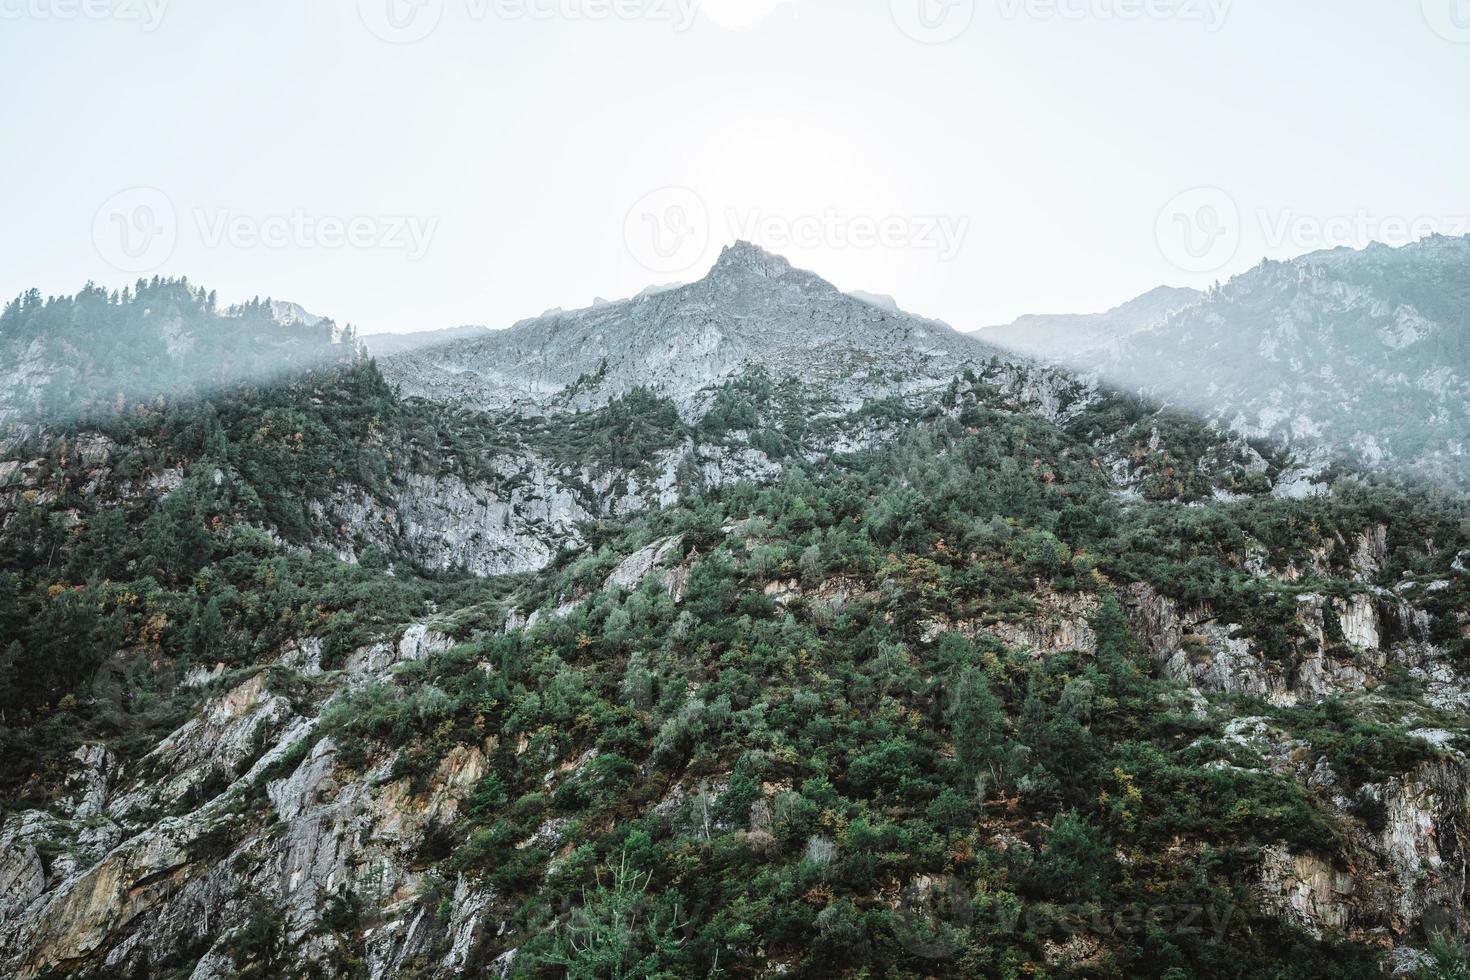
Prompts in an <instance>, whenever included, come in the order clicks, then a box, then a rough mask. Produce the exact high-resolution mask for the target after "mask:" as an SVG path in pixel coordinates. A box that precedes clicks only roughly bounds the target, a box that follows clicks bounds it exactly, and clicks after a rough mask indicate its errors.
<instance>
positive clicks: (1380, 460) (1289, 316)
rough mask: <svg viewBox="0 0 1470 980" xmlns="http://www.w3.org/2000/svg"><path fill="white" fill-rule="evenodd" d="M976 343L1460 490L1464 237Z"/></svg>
mask: <svg viewBox="0 0 1470 980" xmlns="http://www.w3.org/2000/svg"><path fill="white" fill-rule="evenodd" d="M978 336H980V337H982V338H984V339H987V340H990V341H992V342H994V343H998V344H1003V345H1005V346H1007V347H1009V348H1011V349H1014V350H1018V351H1024V352H1027V353H1031V354H1035V355H1037V356H1039V357H1043V358H1046V359H1048V360H1051V361H1054V362H1056V363H1060V364H1065V365H1070V366H1073V367H1075V368H1077V369H1079V370H1083V371H1089V372H1096V373H1097V374H1099V375H1100V376H1101V377H1102V378H1104V379H1105V380H1107V381H1109V382H1112V383H1116V384H1120V385H1123V386H1125V387H1128V388H1130V389H1133V390H1137V391H1140V392H1143V393H1146V394H1147V395H1149V396H1150V397H1154V398H1158V399H1161V400H1164V401H1166V402H1169V403H1171V404H1177V405H1179V406H1181V407H1183V408H1186V409H1188V410H1190V411H1193V412H1195V413H1197V414H1199V415H1201V416H1202V417H1205V418H1208V419H1210V420H1211V421H1213V422H1214V423H1216V424H1218V425H1220V426H1222V427H1226V428H1229V429H1231V430H1233V431H1235V432H1239V433H1240V434H1242V435H1243V436H1246V437H1248V438H1261V439H1269V440H1271V441H1273V442H1275V443H1277V444H1279V445H1282V446H1285V447H1288V448H1289V449H1290V450H1292V451H1293V452H1294V453H1296V454H1297V455H1298V456H1300V457H1301V458H1302V459H1304V460H1316V461H1317V463H1318V464H1319V465H1322V464H1326V463H1329V462H1332V461H1339V460H1344V461H1348V462H1350V463H1352V464H1354V465H1358V466H1368V467H1372V468H1379V469H1383V470H1385V471H1412V472H1415V473H1418V474H1420V475H1424V476H1430V477H1435V478H1440V479H1448V480H1451V481H1455V482H1457V483H1459V484H1461V485H1466V484H1467V481H1470V407H1467V406H1470V238H1447V237H1443V236H1437V237H1433V238H1429V239H1426V240H1424V241H1421V242H1418V243H1415V244H1411V245H1407V246H1404V247H1402V248H1390V247H1388V246H1385V245H1378V244H1375V245H1372V246H1370V247H1368V248H1366V249H1363V250H1352V249H1347V248H1342V249H1336V250H1333V251H1327V252H1315V253H1312V254H1309V255H1305V256H1302V257H1301V258H1298V259H1295V260H1292V261H1289V262H1265V263H1262V265H1260V266H1259V267H1257V268H1256V269H1254V270H1252V271H1250V272H1247V273H1244V274H1242V275H1240V276H1236V277H1234V278H1233V279H1231V280H1230V281H1229V282H1228V283H1226V284H1225V285H1223V286H1221V287H1220V288H1218V289H1215V290H1211V291H1210V293H1209V294H1208V295H1205V296H1203V297H1202V298H1199V299H1198V301H1194V297H1193V296H1192V294H1190V293H1188V292H1182V293H1181V292H1178V291H1172V290H1156V291H1154V292H1152V293H1149V294H1147V295H1146V296H1144V297H1141V298H1140V299H1138V300H1135V301H1134V302H1133V303H1128V304H1125V305H1123V306H1121V307H1119V308H1118V309H1117V310H1114V311H1111V312H1109V313H1107V314H1101V315H1099V316H1095V317H1087V316H1083V317H1067V318H1057V317H1034V318H1022V319H1021V320H1018V321H1016V323H1014V324H1011V325H1010V326H1008V327H1004V328H992V329H990V330H985V331H981V332H980V333H979V334H978Z"/></svg>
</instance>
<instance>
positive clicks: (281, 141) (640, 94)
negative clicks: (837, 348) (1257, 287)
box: [0, 0, 1470, 332]
mask: <svg viewBox="0 0 1470 980" xmlns="http://www.w3.org/2000/svg"><path fill="white" fill-rule="evenodd" d="M692 2H694V0H361V2H358V0H305V2H304V3H303V0H251V2H249V3H223V2H219V0H173V2H171V3H170V2H167V0H0V19H3V20H4V21H5V22H4V23H0V78H3V81H4V92H5V97H4V99H3V102H0V122H3V132H4V133H5V134H6V135H5V142H6V149H7V152H6V153H4V154H3V156H0V186H3V187H4V188H5V204H6V207H5V234H4V236H3V239H0V291H3V292H4V293H5V294H7V295H13V294H15V293H18V292H20V291H21V290H23V289H25V288H27V287H31V286H35V287H39V288H40V289H42V290H43V291H44V292H48V293H59V292H73V291H75V290H76V289H77V287H79V286H80V285H81V284H82V283H84V282H85V281H86V280H88V279H93V280H96V281H98V282H100V283H104V284H107V285H114V286H121V285H123V284H125V283H127V282H129V281H131V280H132V279H133V278H135V277H136V276H135V275H134V273H146V274H149V275H151V274H154V273H159V274H168V275H180V274H186V275H188V276H189V277H190V278H191V279H192V280H194V281H196V282H199V283H203V284H206V285H209V286H211V287H213V288H215V289H217V290H218V291H219V292H220V294H221V297H222V298H223V299H226V300H230V301H233V300H237V299H243V298H248V297H249V296H251V295H254V294H260V295H262V296H264V295H272V296H274V297H276V298H278V299H279V298H288V299H292V300H295V301H297V302H299V303H301V304H303V305H304V306H306V307H307V308H309V309H311V310H313V311H315V312H318V313H322V314H326V315H330V316H333V317H336V318H337V319H338V320H341V321H351V322H353V323H356V324H358V325H359V327H360V328H361V329H363V330H364V331H368V332H371V331H376V330H386V329H394V330H406V329H422V328H430V327H441V326H449V325H454V324H460V323H485V324H489V325H492V326H503V325H507V324H509V323H511V322H513V321H515V320H517V319H520V318H522V317H525V316H528V315H533V314H536V313H539V312H540V311H541V310H543V309H545V308H547V307H552V306H564V307H569V308H570V307H573V306H582V305H586V304H588V303H590V302H591V300H592V299H593V297H594V296H596V295H601V296H606V297H610V298H611V297H618V296H626V295H631V294H632V293H635V292H637V291H638V290H639V289H641V288H642V287H644V286H645V285H647V284H649V283H652V282H667V281H672V280H687V279H693V278H697V277H698V276H699V275H700V274H702V271H703V268H704V267H705V266H707V265H708V263H709V262H710V261H712V260H713V258H714V257H715V255H716V254H717V253H718V250H719V247H720V246H721V245H722V244H723V243H725V242H726V241H729V240H731V239H733V238H735V237H737V236H738V235H743V236H744V237H753V238H755V239H756V240H758V241H761V242H762V243H763V244H766V245H768V246H770V247H773V248H775V249H776V250H779V251H782V252H784V253H786V254H788V255H789V256H790V257H791V258H792V260H793V261H795V262H796V263H797V264H798V265H802V266H805V267H808V268H813V269H815V270H817V271H819V272H821V273H822V274H824V275H826V276H827V277H828V278H830V279H832V280H833V281H834V282H836V283H837V284H838V285H839V286H842V287H843V288H847V289H866V290H869V291H873V292H885V293H891V294H893V295H894V296H896V297H897V298H898V300H899V302H900V303H902V304H903V305H904V306H905V307H906V308H908V309H911V310H914V311H917V312H921V313H924V314H927V315H931V316H937V317H942V318H944V319H946V320H948V321H949V322H951V323H953V324H954V325H956V326H958V327H961V328H965V329H970V328H974V327H979V326H982V325H986V324H989V323H993V322H999V321H1003V320H1009V319H1010V318H1012V317H1014V316H1016V315H1018V314H1020V313H1023V312H1066V311H1084V310H1093V309H1101V308H1105V307H1108V306H1110V305H1112V304H1114V303H1116V302H1119V301H1121V300H1123V299H1125V298H1127V297H1129V296H1131V295H1134V294H1136V293H1139V292H1142V291H1144V290H1146V289H1148V288H1150V287H1152V286H1155V285H1158V284H1160V283H1174V284H1195V285H1203V284H1207V283H1209V282H1211V281H1213V280H1214V279H1216V278H1224V277H1225V276H1227V275H1228V274H1230V273H1233V272H1239V271H1242V270H1244V269H1246V268H1248V267H1250V266H1251V265H1253V264H1255V263H1256V262H1258V261H1259V260H1260V259H1261V257H1262V256H1263V255H1268V254H1269V255H1272V256H1274V257H1286V256H1290V255H1295V254H1298V253H1300V252H1303V251H1307V250H1310V249H1312V248H1314V247H1317V246H1318V245H1319V244H1320V243H1321V242H1322V240H1324V239H1325V240H1326V241H1327V243H1329V244H1351V243H1360V242H1361V240H1363V239H1366V238H1388V239H1395V240H1403V239H1405V238H1406V237H1412V236H1414V235H1416V234H1417V233H1419V232H1420V231H1423V230H1425V229H1430V228H1437V229H1439V230H1442V231H1444V232H1446V233H1464V232H1466V231H1470V227H1467V216H1470V194H1467V184H1466V161H1467V160H1470V126H1467V125H1466V97H1467V93H1470V0H1424V2H1423V4H1422V6H1421V2H1420V0H1391V2H1385V0H1290V2H1285V3H1283V2H1282V0H1235V2H1229V0H892V2H890V0H800V2H799V3H790V2H788V3H784V4H782V3H779V2H775V0H707V2H706V3H705V4H704V5H703V8H702V9H700V10H698V11H697V12H696V11H695V10H693V9H691V8H690V4H691V3H692ZM742 23H743V24H744V25H745V26H743V27H742V26H740V25H741V24H742ZM938 42H943V43H938ZM1199 188H1205V189H1204V190H1199ZM1416 223H1417V224H1416Z"/></svg>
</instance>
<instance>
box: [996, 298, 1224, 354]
mask: <svg viewBox="0 0 1470 980" xmlns="http://www.w3.org/2000/svg"><path fill="white" fill-rule="evenodd" d="M1203 298H1204V294H1203V293H1201V292H1199V291H1198V290H1194V289H1180V288H1175V287H1172V286H1160V287H1159V288H1157V289H1154V290H1151V291H1149V292H1147V293H1144V294H1143V295H1142V296H1139V297H1138V298H1137V299H1133V300H1129V301H1128V302H1127V303H1123V304H1122V305H1120V306H1116V307H1114V308H1113V309H1111V310H1108V311H1107V312H1106V313H1072V314H1067V313H1062V314H1028V315H1026V316H1023V317H1020V318H1018V319H1017V320H1015V321H1013V322H1011V323H1008V324H1005V325H1003V326H998V327H985V328H983V329H980V330H976V331H975V332H974V333H973V334H972V336H974V337H976V338H978V339H980V340H983V341H985V342H987V343H991V344H995V345H997V346H999V347H1004V348H1007V349H1008V350H1014V351H1020V352H1022V353H1025V354H1029V355H1031V356H1033V357H1039V358H1042V359H1044V360H1048V361H1056V362H1059V363H1064V364H1070V365H1085V364H1086V363H1087V362H1088V360H1089V358H1090V357H1091V356H1092V355H1094V354H1095V353H1097V352H1099V351H1104V350H1106V349H1108V348H1110V347H1112V346H1113V345H1115V344H1116V343H1117V342H1118V341H1120V340H1123V339H1124V338H1127V337H1130V336H1132V335H1133V334H1136V333H1140V332H1142V331H1145V330H1150V329H1153V328H1155V327H1158V326H1160V325H1161V324H1162V323H1163V322H1164V321H1166V320H1167V319H1168V318H1169V317H1170V316H1171V315H1173V314H1175V313H1177V312H1179V311H1180V310H1183V309H1187V308H1189V307H1191V306H1194V305H1196V304H1197V303H1199V302H1200V300H1201V299H1203Z"/></svg>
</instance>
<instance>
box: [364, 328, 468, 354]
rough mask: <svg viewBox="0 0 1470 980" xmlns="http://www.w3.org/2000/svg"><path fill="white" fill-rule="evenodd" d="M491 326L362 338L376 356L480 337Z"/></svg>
mask: <svg viewBox="0 0 1470 980" xmlns="http://www.w3.org/2000/svg"><path fill="white" fill-rule="evenodd" d="M489 329H490V328H489V327H473V326H470V327H447V328H445V329H443V330H423V331H419V332H417V333H373V334H367V335H366V336H364V337H363V338H362V343H363V346H364V347H366V348H367V351H368V353H369V354H371V355H372V356H374V357H388V356H391V355H393V354H404V353H407V352H409V351H414V350H419V349H421V348H424V347H437V346H438V345H440V344H446V343H449V342H451V341H455V340H463V339H465V338H466V337H478V336H480V335H482V334H485V333H488V332H489Z"/></svg>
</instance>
